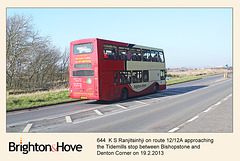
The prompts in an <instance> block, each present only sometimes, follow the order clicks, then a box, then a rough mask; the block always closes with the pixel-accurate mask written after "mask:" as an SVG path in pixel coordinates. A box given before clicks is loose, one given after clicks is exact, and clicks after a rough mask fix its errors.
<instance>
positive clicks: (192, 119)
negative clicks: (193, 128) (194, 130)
mask: <svg viewBox="0 0 240 161" xmlns="http://www.w3.org/2000/svg"><path fill="white" fill-rule="evenodd" d="M198 117H199V116H198V115H197V116H195V117H193V118H191V119H190V120H188V121H187V122H192V121H194V120H196V119H197V118H198Z"/></svg>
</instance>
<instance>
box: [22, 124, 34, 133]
mask: <svg viewBox="0 0 240 161" xmlns="http://www.w3.org/2000/svg"><path fill="white" fill-rule="evenodd" d="M32 125H33V124H27V126H26V127H25V128H24V129H23V132H29V131H30V129H31V127H32Z"/></svg>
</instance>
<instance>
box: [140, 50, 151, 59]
mask: <svg viewBox="0 0 240 161" xmlns="http://www.w3.org/2000/svg"><path fill="white" fill-rule="evenodd" d="M142 55H143V61H151V60H152V56H151V53H150V50H146V49H142Z"/></svg>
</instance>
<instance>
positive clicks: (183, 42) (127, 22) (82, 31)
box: [7, 8, 232, 67]
mask: <svg viewBox="0 0 240 161" xmlns="http://www.w3.org/2000/svg"><path fill="white" fill-rule="evenodd" d="M14 14H20V15H25V16H30V15H31V16H32V17H33V23H34V28H35V29H36V30H39V31H40V35H41V36H50V37H51V38H52V42H53V44H54V45H56V46H57V47H60V48H61V49H62V50H63V49H64V48H65V47H68V46H69V44H70V42H71V41H74V40H78V39H84V38H95V37H97V38H102V39H108V40H115V41H121V42H127V43H134V44H139V45H145V46H151V47H157V48H162V49H164V52H165V57H166V65H167V67H213V66H224V65H225V64H228V65H230V66H231V65H232V9H231V8H8V9H7V16H12V15H14Z"/></svg>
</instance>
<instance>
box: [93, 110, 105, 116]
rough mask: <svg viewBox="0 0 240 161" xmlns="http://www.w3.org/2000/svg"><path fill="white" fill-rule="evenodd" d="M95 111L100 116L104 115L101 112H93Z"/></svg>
mask: <svg viewBox="0 0 240 161" xmlns="http://www.w3.org/2000/svg"><path fill="white" fill-rule="evenodd" d="M93 111H94V112H96V114H98V115H100V116H102V115H103V114H102V112H100V111H99V110H93Z"/></svg>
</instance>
